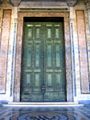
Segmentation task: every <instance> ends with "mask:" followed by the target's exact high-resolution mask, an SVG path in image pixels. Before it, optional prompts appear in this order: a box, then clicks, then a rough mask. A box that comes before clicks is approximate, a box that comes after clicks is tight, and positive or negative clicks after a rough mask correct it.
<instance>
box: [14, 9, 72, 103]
mask: <svg viewBox="0 0 90 120" xmlns="http://www.w3.org/2000/svg"><path fill="white" fill-rule="evenodd" d="M24 17H63V18H64V38H65V58H66V60H65V63H66V92H67V101H72V100H73V90H72V78H71V59H70V58H71V49H70V47H71V46H70V36H69V34H70V33H69V31H70V30H69V13H68V12H67V11H66V12H60V11H59V10H58V11H55V10H54V12H53V11H52V10H45V11H44V10H43V11H42V10H37V11H34V10H31V11H19V13H18V29H17V48H16V66H15V86H14V101H15V102H16V101H17V102H19V101H20V78H21V56H22V43H23V22H24V21H23V20H24Z"/></svg>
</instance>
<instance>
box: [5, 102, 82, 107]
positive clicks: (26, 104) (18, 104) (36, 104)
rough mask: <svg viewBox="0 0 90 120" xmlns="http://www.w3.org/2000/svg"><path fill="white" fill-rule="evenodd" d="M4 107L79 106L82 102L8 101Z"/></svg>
mask: <svg viewBox="0 0 90 120" xmlns="http://www.w3.org/2000/svg"><path fill="white" fill-rule="evenodd" d="M3 106H5V107H10V106H11V107H75V106H77V107H79V106H83V104H78V103H77V102H9V103H8V104H3Z"/></svg>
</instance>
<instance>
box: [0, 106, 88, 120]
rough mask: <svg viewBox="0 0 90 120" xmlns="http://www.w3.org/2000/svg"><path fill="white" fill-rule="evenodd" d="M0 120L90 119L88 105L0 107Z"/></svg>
mask: <svg viewBox="0 0 90 120" xmlns="http://www.w3.org/2000/svg"><path fill="white" fill-rule="evenodd" d="M0 120H90V105H87V106H81V107H0Z"/></svg>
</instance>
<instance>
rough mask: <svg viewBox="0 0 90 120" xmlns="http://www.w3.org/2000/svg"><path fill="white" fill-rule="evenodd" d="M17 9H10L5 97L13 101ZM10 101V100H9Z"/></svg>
mask: <svg viewBox="0 0 90 120" xmlns="http://www.w3.org/2000/svg"><path fill="white" fill-rule="evenodd" d="M17 11H18V8H17V7H13V9H12V18H11V31H10V40H9V50H8V67H7V81H8V84H7V95H8V98H10V99H11V101H13V97H14V95H13V94H14V80H15V78H14V75H15V54H16V34H17ZM9 101H10V100H9Z"/></svg>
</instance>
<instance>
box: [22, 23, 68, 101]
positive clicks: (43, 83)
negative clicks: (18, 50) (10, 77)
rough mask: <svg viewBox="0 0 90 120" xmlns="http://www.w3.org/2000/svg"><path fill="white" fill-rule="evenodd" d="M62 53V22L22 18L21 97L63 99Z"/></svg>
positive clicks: (33, 99)
mask: <svg viewBox="0 0 90 120" xmlns="http://www.w3.org/2000/svg"><path fill="white" fill-rule="evenodd" d="M64 61H65V55H64V38H63V23H62V22H60V23H59V22H26V23H25V28H24V42H23V55H22V74H21V101H25V102H27V101H28V102H60V101H65V100H66V99H65V98H66V95H65V62H64Z"/></svg>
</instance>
